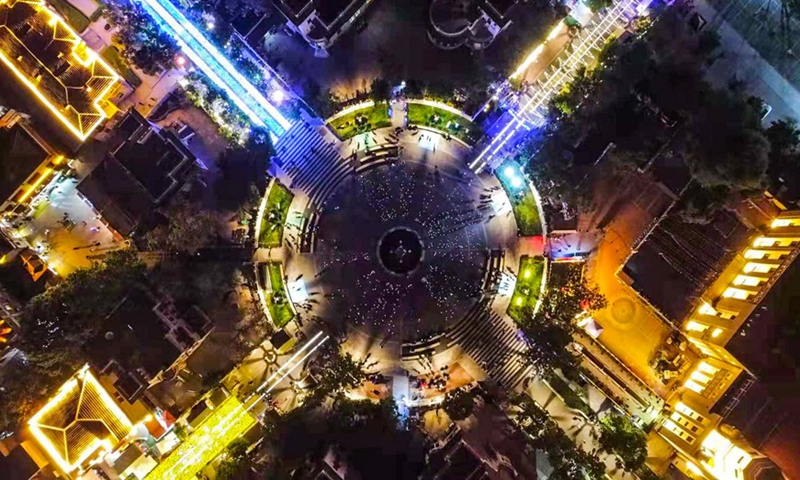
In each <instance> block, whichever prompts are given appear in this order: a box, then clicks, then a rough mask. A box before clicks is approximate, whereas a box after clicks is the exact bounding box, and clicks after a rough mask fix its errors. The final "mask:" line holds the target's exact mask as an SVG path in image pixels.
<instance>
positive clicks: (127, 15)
mask: <svg viewBox="0 0 800 480" xmlns="http://www.w3.org/2000/svg"><path fill="white" fill-rule="evenodd" d="M103 5H104V6H105V12H104V15H105V16H106V17H107V18H108V19H109V21H110V23H111V24H113V25H114V27H115V28H116V31H115V32H114V39H115V41H116V42H119V43H120V44H121V45H122V47H123V48H122V55H123V56H124V57H125V59H127V60H128V61H129V62H131V63H133V64H134V65H136V66H137V67H139V68H140V69H142V71H144V72H145V73H147V74H149V75H153V74H155V73H157V72H158V71H159V70H160V69H162V68H167V67H168V66H169V64H170V63H171V62H172V60H173V58H174V57H175V55H177V53H178V52H179V51H180V49H179V48H178V44H177V43H176V42H175V40H174V39H173V38H172V37H170V36H169V35H167V34H166V33H164V30H163V29H162V28H161V27H160V26H159V25H158V23H156V22H155V21H154V20H153V18H152V17H151V16H150V15H149V14H148V13H147V12H146V11H145V10H144V7H142V5H141V4H139V3H138V2H135V1H133V0H106V1H104V2H103Z"/></svg>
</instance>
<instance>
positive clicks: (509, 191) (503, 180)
mask: <svg viewBox="0 0 800 480" xmlns="http://www.w3.org/2000/svg"><path fill="white" fill-rule="evenodd" d="M508 167H511V168H515V169H517V170H518V171H520V175H521V170H519V165H517V164H516V163H515V162H513V161H510V160H509V161H507V162H505V163H503V164H502V165H501V166H500V168H498V169H497V178H498V179H499V180H500V184H501V185H503V189H505V191H506V195H508V198H509V199H510V200H511V208H512V209H513V210H514V218H515V219H516V221H517V233H518V234H519V236H521V237H529V236H534V235H541V234H542V232H543V229H542V219H541V217H540V216H539V207H538V206H537V205H536V197H534V196H533V192H531V189H530V188H528V185H522V186H520V187H514V186H512V185H511V183H510V179H509V178H508V177H507V175H505V173H504V172H505V170H506V169H507V168H508Z"/></svg>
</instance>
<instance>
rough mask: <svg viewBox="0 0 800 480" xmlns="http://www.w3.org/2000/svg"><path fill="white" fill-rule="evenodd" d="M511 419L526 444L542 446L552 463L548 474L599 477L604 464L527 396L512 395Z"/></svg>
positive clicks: (570, 477) (601, 474)
mask: <svg viewBox="0 0 800 480" xmlns="http://www.w3.org/2000/svg"><path fill="white" fill-rule="evenodd" d="M511 403H512V405H513V408H514V416H513V419H514V422H515V423H516V425H517V426H518V427H519V428H520V429H521V430H522V431H523V433H524V434H525V438H526V439H527V440H528V447H529V448H531V449H534V450H544V451H545V452H547V456H548V458H549V460H550V463H551V464H552V466H553V473H552V474H551V477H550V478H555V479H559V480H561V479H564V480H573V479H577V478H587V477H588V478H591V479H598V480H599V479H602V478H604V475H605V466H604V465H603V463H602V462H600V460H599V459H598V458H597V457H596V456H595V455H594V454H589V453H587V452H585V451H583V450H582V449H581V448H580V447H579V446H577V445H576V444H575V442H574V441H573V440H572V439H570V438H569V437H568V436H567V435H566V433H564V431H563V430H561V428H559V426H558V425H557V424H556V422H555V421H554V420H553V419H552V418H551V417H550V415H549V414H548V413H547V412H546V411H545V410H544V409H542V408H541V407H540V406H539V405H537V404H536V403H534V402H533V400H531V398H530V397H527V396H526V395H524V394H517V395H516V396H515V397H513V398H512V400H511Z"/></svg>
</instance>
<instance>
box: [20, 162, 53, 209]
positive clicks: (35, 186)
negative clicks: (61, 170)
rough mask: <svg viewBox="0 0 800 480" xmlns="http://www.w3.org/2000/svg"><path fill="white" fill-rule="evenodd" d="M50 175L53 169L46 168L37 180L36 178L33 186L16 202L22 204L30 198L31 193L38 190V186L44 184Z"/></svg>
mask: <svg viewBox="0 0 800 480" xmlns="http://www.w3.org/2000/svg"><path fill="white" fill-rule="evenodd" d="M51 173H53V169H52V168H46V169H45V170H44V172H42V174H41V175H40V176H39V178H37V179H36V181H35V182H33V184H32V185H31V186H30V187H28V189H27V190H25V193H23V194H22V196H21V197H20V198H19V200H17V203H22V202H24V201H25V200H27V199H28V197H30V196H31V194H32V193H33V191H34V190H36V189H37V188H39V185H41V184H42V182H44V179H45V178H47V177H49V176H50V174H51Z"/></svg>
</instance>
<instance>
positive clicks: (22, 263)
mask: <svg viewBox="0 0 800 480" xmlns="http://www.w3.org/2000/svg"><path fill="white" fill-rule="evenodd" d="M54 278H55V276H54V275H53V273H52V272H51V271H50V270H48V269H47V266H46V265H45V264H44V262H42V261H41V259H39V257H38V256H36V254H35V253H34V252H32V251H31V250H28V249H25V248H13V247H12V246H11V245H9V244H8V243H7V242H6V241H5V240H4V239H2V238H0V288H2V289H3V290H4V291H5V292H6V293H8V294H9V295H11V297H13V299H15V300H16V301H18V302H20V303H25V302H27V301H28V300H30V299H31V298H33V297H35V296H36V295H38V294H40V293H43V292H44V291H45V289H46V288H47V284H48V282H51V281H53V280H54Z"/></svg>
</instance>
